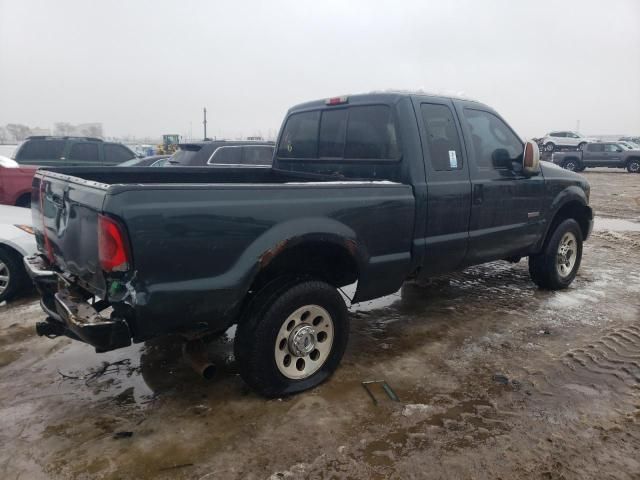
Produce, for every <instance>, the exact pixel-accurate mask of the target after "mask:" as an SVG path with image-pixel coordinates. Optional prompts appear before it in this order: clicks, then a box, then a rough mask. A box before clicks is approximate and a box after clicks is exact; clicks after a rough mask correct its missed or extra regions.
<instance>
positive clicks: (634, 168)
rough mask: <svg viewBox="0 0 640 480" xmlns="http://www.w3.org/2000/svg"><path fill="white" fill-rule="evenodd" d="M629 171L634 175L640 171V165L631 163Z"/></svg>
mask: <svg viewBox="0 0 640 480" xmlns="http://www.w3.org/2000/svg"><path fill="white" fill-rule="evenodd" d="M629 170H630V171H632V172H633V173H637V172H638V171H639V170H640V163H638V162H631V163H630V164H629Z"/></svg>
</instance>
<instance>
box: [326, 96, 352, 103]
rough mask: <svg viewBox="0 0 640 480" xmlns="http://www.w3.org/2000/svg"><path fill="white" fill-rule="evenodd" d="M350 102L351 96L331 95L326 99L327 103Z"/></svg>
mask: <svg viewBox="0 0 640 480" xmlns="http://www.w3.org/2000/svg"><path fill="white" fill-rule="evenodd" d="M348 102H349V97H347V96H342V97H331V98H327V99H326V100H325V101H324V103H325V105H342V104H343V103H348Z"/></svg>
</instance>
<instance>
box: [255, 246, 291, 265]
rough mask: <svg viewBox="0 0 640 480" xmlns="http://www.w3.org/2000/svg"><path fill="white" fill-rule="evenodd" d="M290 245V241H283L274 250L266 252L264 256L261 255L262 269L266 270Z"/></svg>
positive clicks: (259, 261)
mask: <svg viewBox="0 0 640 480" xmlns="http://www.w3.org/2000/svg"><path fill="white" fill-rule="evenodd" d="M288 243H289V240H283V241H281V242H278V243H276V245H275V246H274V247H273V248H270V249H269V250H267V251H266V252H264V253H263V254H262V255H260V259H259V260H258V263H259V264H260V268H264V267H266V266H267V265H269V263H271V260H273V259H274V258H275V257H276V255H278V254H279V253H280V252H281V251H282V250H284V249H285V248H287V244H288Z"/></svg>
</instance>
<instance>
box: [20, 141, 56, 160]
mask: <svg viewBox="0 0 640 480" xmlns="http://www.w3.org/2000/svg"><path fill="white" fill-rule="evenodd" d="M63 151H64V140H27V141H26V142H25V143H24V145H22V148H21V149H20V150H19V151H18V152H17V154H16V158H15V160H16V162H18V163H20V161H27V160H30V161H33V160H58V159H60V157H62V152H63Z"/></svg>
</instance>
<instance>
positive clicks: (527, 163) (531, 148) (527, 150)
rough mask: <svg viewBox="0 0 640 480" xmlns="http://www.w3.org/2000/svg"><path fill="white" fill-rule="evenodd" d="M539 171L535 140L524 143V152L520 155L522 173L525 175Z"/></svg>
mask: <svg viewBox="0 0 640 480" xmlns="http://www.w3.org/2000/svg"><path fill="white" fill-rule="evenodd" d="M539 171H540V150H539V149H538V145H537V144H536V143H535V142H530V141H528V142H526V143H525V144H524V154H523V155H522V173H524V174H525V175H527V176H532V175H537V174H538V172H539Z"/></svg>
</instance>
